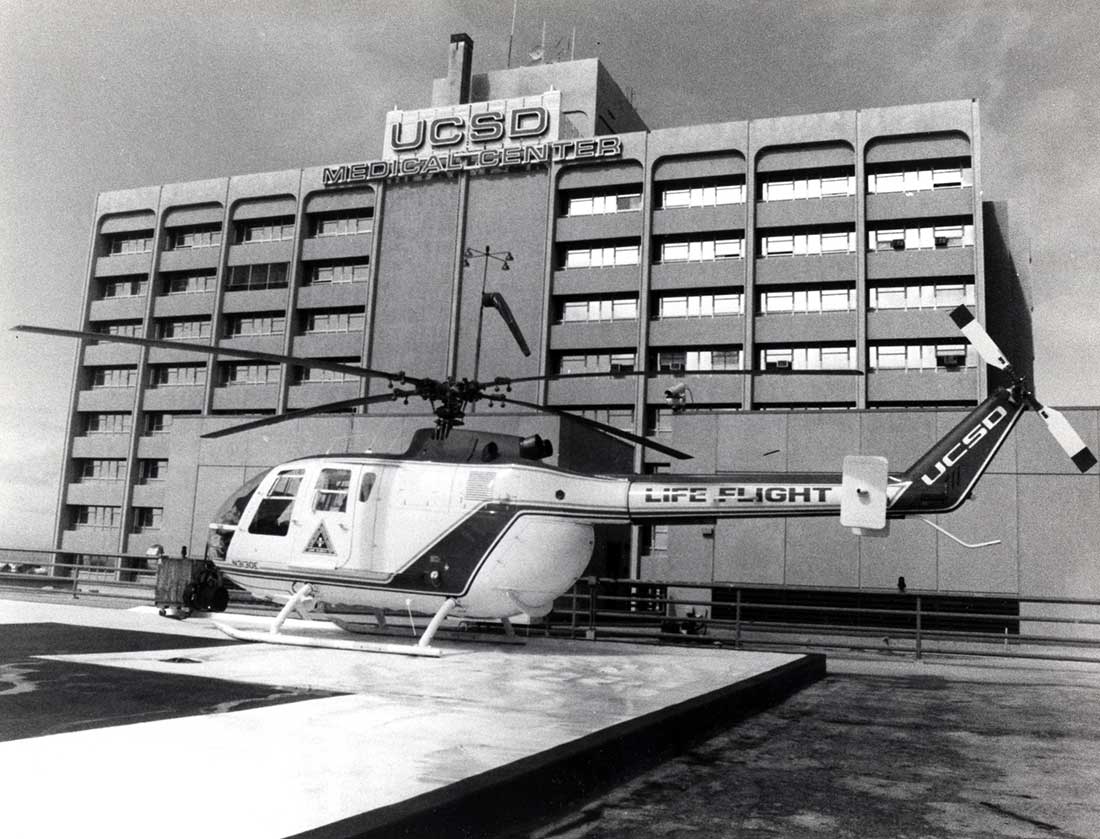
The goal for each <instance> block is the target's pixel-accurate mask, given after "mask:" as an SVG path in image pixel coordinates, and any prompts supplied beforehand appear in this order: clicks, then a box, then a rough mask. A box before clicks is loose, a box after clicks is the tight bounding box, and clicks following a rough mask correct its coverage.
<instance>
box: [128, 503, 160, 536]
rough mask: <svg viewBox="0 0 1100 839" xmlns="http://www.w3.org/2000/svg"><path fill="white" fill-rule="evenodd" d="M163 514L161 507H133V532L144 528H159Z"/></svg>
mask: <svg viewBox="0 0 1100 839" xmlns="http://www.w3.org/2000/svg"><path fill="white" fill-rule="evenodd" d="M163 515H164V508H163V507H134V527H133V532H134V533H143V532H145V531H146V530H160V520H161V517H162V516H163Z"/></svg>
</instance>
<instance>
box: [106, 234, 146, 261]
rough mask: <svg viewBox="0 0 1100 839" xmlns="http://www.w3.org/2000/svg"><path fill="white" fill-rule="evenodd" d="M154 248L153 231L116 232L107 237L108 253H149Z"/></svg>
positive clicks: (114, 254)
mask: <svg viewBox="0 0 1100 839" xmlns="http://www.w3.org/2000/svg"><path fill="white" fill-rule="evenodd" d="M152 249H153V231H152V230H145V231H142V232H140V233H116V234H115V235H113V236H108V237H107V253H109V254H110V255H111V256H118V255H120V254H127V253H149V251H151V250H152Z"/></svg>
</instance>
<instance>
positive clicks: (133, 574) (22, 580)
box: [0, 548, 270, 606]
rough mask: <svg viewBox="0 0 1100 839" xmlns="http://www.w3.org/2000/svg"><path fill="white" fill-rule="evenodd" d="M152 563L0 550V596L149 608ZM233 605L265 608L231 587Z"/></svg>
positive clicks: (129, 557) (154, 567) (154, 568)
mask: <svg viewBox="0 0 1100 839" xmlns="http://www.w3.org/2000/svg"><path fill="white" fill-rule="evenodd" d="M156 583H157V559H156V558H155V557H149V556H145V555H137V556H134V555H129V554H104V553H88V552H86V551H65V550H49V551H42V550H25V549H22V548H0V595H2V594H3V593H4V592H22V593H25V594H34V595H36V596H37V595H41V596H51V595H53V596H63V597H66V598H67V599H78V598H80V597H81V596H95V597H102V598H121V599H127V600H137V601H141V602H145V603H150V604H151V603H153V602H154V600H155V597H156ZM229 596H230V602H232V603H234V604H236V605H248V606H255V605H270V604H267V603H266V601H261V600H257V599H256V598H254V597H252V596H251V595H250V594H248V593H247V592H244V591H240V590H237V589H235V588H234V587H231V588H230V592H229Z"/></svg>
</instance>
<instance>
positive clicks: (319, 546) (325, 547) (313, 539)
mask: <svg viewBox="0 0 1100 839" xmlns="http://www.w3.org/2000/svg"><path fill="white" fill-rule="evenodd" d="M304 550H305V552H306V553H307V554H332V555H333V556H335V555H336V551H335V550H334V549H333V547H332V537H331V536H329V535H328V531H327V530H326V529H325V523H324V522H321V523H320V524H319V525H317V529H316V530H315V531H314V532H313V535H312V536H310V537H309V541H308V542H306V546H305V548H304Z"/></svg>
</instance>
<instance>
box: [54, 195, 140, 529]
mask: <svg viewBox="0 0 1100 839" xmlns="http://www.w3.org/2000/svg"><path fill="white" fill-rule="evenodd" d="M92 219H93V221H92V233H91V236H90V237H89V240H88V261H87V265H86V267H85V270H84V298H83V304H82V306H81V310H80V321H79V323H78V325H77V329H87V328H88V326H89V320H88V319H89V317H90V315H91V310H92V293H93V291H94V290H95V265H96V259H97V255H96V242H97V240H98V238H99V196H98V195H96V198H95V202H94V203H93V205H92ZM84 345H85V342H84V341H77V343H76V348H75V349H74V350H73V374H72V380H71V383H70V385H69V415H68V417H66V419H65V449H64V451H63V452H62V453H61V475H60V480H59V484H58V488H57V508H56V510H55V512H54V527H53V546H54V547H55V548H60V547H61V537H62V534H63V533H64V532H65V497H66V493H67V492H68V490H69V483H70V481H71V480H72V477H73V464H72V456H73V438H74V437H75V436H76V435H75V432H76V424H77V417H78V413H77V402H78V400H79V399H80V378H81V374H82V372H83V365H82V364H81V361H82V358H83V355H84ZM133 430H134V429H133V428H132V427H131V429H130V432H131V434H132V433H133Z"/></svg>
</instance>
